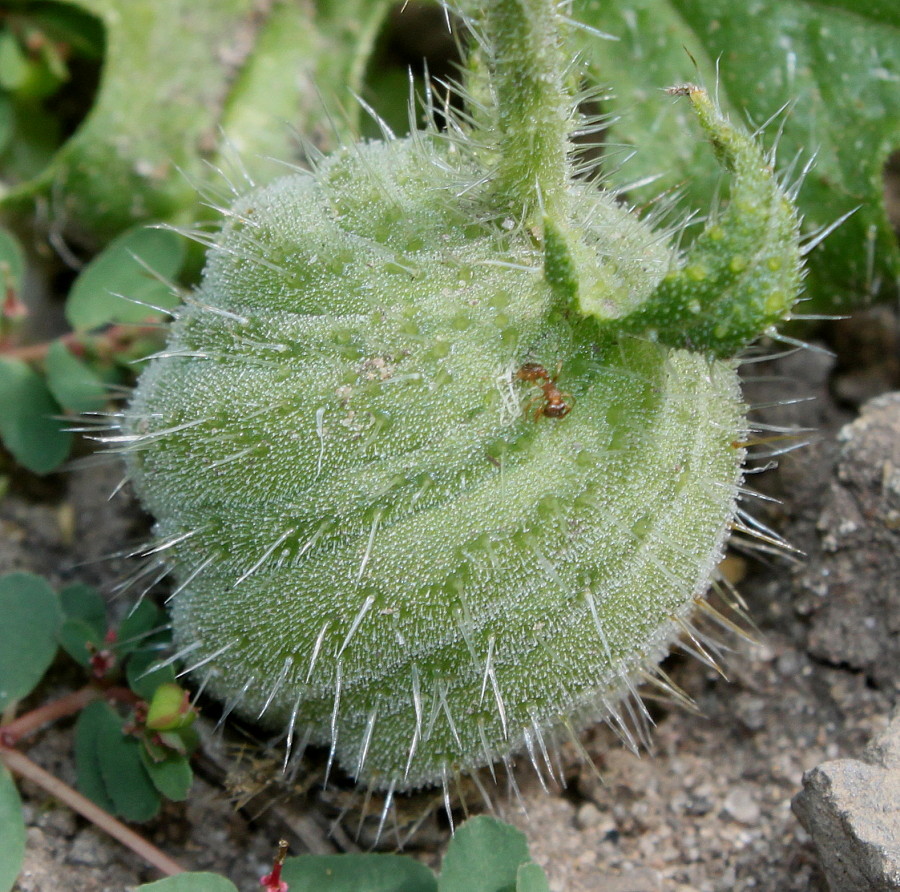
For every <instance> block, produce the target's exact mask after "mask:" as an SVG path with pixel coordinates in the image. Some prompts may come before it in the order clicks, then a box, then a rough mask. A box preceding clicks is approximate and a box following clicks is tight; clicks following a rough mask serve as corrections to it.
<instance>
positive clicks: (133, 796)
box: [75, 701, 160, 821]
mask: <svg viewBox="0 0 900 892" xmlns="http://www.w3.org/2000/svg"><path fill="white" fill-rule="evenodd" d="M122 724H123V723H122V719H121V718H120V717H119V715H118V713H117V712H116V711H115V710H114V709H112V707H110V706H109V705H108V704H106V703H104V702H102V701H96V702H94V703H91V704H90V705H89V706H88V707H87V708H86V709H84V710H83V711H82V713H81V715H80V716H79V719H78V724H77V726H76V747H75V757H76V764H77V767H78V786H79V788H80V789H81V791H82V792H83V793H84V794H85V795H86V796H89V797H90V798H91V799H94V801H95V802H97V804H98V805H102V806H103V807H104V808H107V809H109V810H111V811H112V812H113V813H115V814H118V815H121V816H122V817H123V818H125V820H127V821H148V820H149V819H150V818H152V817H153V816H154V815H155V814H156V813H157V812H158V811H159V806H160V798H159V793H157V792H156V787H154V786H153V784H152V783H151V781H150V777H149V775H148V774H147V771H146V769H145V768H144V763H143V761H142V759H141V744H140V741H138V740H137V738H135V737H132V736H131V735H128V734H125V733H123V731H122ZM82 735H83V736H82ZM82 743H83V750H82V746H81V745H80V744H82ZM97 792H99V793H100V797H101V799H102V800H103V801H100V800H98V799H95V798H94V794H95V793H97ZM104 802H105V803H106V804H104ZM110 806H111V808H110Z"/></svg>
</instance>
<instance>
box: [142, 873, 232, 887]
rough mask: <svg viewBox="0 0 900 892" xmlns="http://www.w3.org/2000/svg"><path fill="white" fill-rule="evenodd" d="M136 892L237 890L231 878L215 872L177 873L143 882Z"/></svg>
mask: <svg viewBox="0 0 900 892" xmlns="http://www.w3.org/2000/svg"><path fill="white" fill-rule="evenodd" d="M137 892H238V890H237V887H236V886H235V885H234V883H232V882H231V880H226V879H225V877H223V876H219V875H218V874H217V873H205V872H204V873H179V874H177V875H176V876H173V877H166V878H165V879H164V880H157V881H156V882H155V883H144V885H143V886H138V887H137Z"/></svg>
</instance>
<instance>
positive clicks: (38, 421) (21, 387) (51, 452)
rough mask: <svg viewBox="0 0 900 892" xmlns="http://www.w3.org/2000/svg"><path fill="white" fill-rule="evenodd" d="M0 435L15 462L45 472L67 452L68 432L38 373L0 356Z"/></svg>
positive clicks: (38, 472)
mask: <svg viewBox="0 0 900 892" xmlns="http://www.w3.org/2000/svg"><path fill="white" fill-rule="evenodd" d="M0 406H3V411H2V412H0V438H2V440H3V443H4V445H5V446H6V448H7V449H8V450H9V451H10V452H11V453H12V454H13V456H14V457H15V459H16V461H18V462H19V463H20V464H21V465H24V466H25V467H26V468H28V470H29V471H34V472H35V473H36V474H47V473H49V472H50V471H52V470H54V469H55V468H57V467H59V465H60V464H61V463H62V462H63V460H64V459H65V457H66V456H67V455H68V454H69V448H70V447H71V444H72V435H71V434H70V433H67V432H66V431H64V430H63V424H64V423H63V422H62V421H60V420H59V419H58V418H55V417H54V416H56V415H59V412H60V408H59V404H58V403H57V402H56V400H54V399H53V397H52V395H51V394H50V391H49V390H48V389H47V385H46V384H44V382H43V381H42V380H41V378H40V376H39V375H38V374H37V373H36V372H34V371H33V370H32V369H31V368H29V367H28V366H27V365H26V364H25V363H24V362H20V361H19V360H17V359H0Z"/></svg>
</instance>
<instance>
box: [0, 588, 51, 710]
mask: <svg viewBox="0 0 900 892" xmlns="http://www.w3.org/2000/svg"><path fill="white" fill-rule="evenodd" d="M0 617H2V619H0V712H2V711H3V710H4V709H6V707H7V706H9V704H10V703H13V702H15V701H16V700H20V699H21V698H22V697H24V696H26V694H29V693H30V692H31V691H32V690H33V688H34V687H35V685H36V684H37V683H38V682H39V681H40V680H41V678H42V677H43V675H44V673H45V672H46V671H47V668H48V667H49V666H50V664H51V663H52V662H53V657H54V656H55V655H56V649H57V643H56V631H57V629H58V628H59V625H60V623H61V622H62V612H61V610H60V607H59V599H58V598H57V597H56V592H54V591H53V589H52V588H50V585H49V584H48V583H47V582H46V580H44V579H42V578H41V577H40V576H35V575H34V574H32V573H8V574H7V575H6V576H2V577H0Z"/></svg>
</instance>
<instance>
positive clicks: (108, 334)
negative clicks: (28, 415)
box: [0, 323, 160, 362]
mask: <svg viewBox="0 0 900 892" xmlns="http://www.w3.org/2000/svg"><path fill="white" fill-rule="evenodd" d="M159 331H160V327H159V325H152V324H148V325H129V324H126V323H120V324H117V325H111V326H110V327H109V328H107V329H106V331H104V332H101V333H100V334H93V335H92V334H83V333H80V332H74V331H70V332H69V333H68V334H64V335H61V336H60V337H59V338H57V339H56V340H57V341H61V342H62V343H63V344H65V345H66V347H69V348H71V349H72V351H73V352H74V353H76V354H77V355H81V353H83V352H84V351H85V350H87V349H88V348H90V350H91V351H93V352H94V353H96V354H97V355H99V356H101V357H114V356H118V355H120V354H121V353H124V352H125V350H126V349H127V348H128V347H129V346H130V345H131V344H132V343H133V342H134V341H136V340H137V339H138V338H141V337H146V336H148V335H153V334H158V333H159ZM54 343H56V341H43V342H42V343H40V344H26V345H25V346H23V347H17V346H14V345H12V344H2V343H0V354H2V355H3V356H5V357H7V358H8V359H19V360H21V361H22V362H43V360H45V359H46V358H47V351H48V350H49V349H50V347H51V345H52V344H54Z"/></svg>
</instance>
